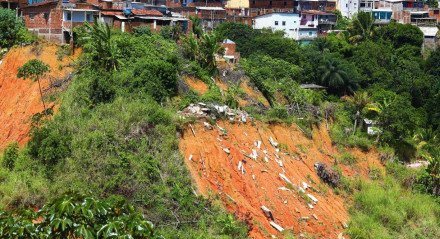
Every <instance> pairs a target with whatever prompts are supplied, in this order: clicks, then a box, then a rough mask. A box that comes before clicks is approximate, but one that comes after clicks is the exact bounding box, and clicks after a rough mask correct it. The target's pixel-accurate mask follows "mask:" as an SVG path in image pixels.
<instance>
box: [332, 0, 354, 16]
mask: <svg viewBox="0 0 440 239" xmlns="http://www.w3.org/2000/svg"><path fill="white" fill-rule="evenodd" d="M359 5H360V0H338V4H337V6H336V8H337V9H338V10H339V11H341V14H342V16H344V17H348V18H351V17H353V15H354V14H356V13H358V12H359Z"/></svg>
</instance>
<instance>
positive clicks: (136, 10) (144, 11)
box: [131, 9, 163, 17]
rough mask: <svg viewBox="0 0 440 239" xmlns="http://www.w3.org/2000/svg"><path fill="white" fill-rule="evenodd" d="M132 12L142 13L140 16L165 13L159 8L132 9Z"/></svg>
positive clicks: (135, 13) (159, 15)
mask: <svg viewBox="0 0 440 239" xmlns="http://www.w3.org/2000/svg"><path fill="white" fill-rule="evenodd" d="M131 12H132V13H133V14H134V15H140V16H158V17H161V16H163V14H162V13H161V12H159V11H158V10H147V9H132V10H131Z"/></svg>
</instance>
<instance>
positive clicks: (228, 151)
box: [223, 148, 231, 154]
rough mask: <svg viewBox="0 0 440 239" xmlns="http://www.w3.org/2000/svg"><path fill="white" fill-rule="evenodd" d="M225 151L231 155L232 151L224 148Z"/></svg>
mask: <svg viewBox="0 0 440 239" xmlns="http://www.w3.org/2000/svg"><path fill="white" fill-rule="evenodd" d="M223 151H225V152H226V153H227V154H230V153H231V150H229V149H228V148H223Z"/></svg>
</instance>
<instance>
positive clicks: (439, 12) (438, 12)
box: [428, 8, 440, 23]
mask: <svg viewBox="0 0 440 239" xmlns="http://www.w3.org/2000/svg"><path fill="white" fill-rule="evenodd" d="M428 12H429V16H430V17H432V18H435V19H437V23H438V22H440V8H430V9H428Z"/></svg>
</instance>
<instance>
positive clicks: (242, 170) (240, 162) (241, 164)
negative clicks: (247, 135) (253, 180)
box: [238, 160, 245, 174]
mask: <svg viewBox="0 0 440 239" xmlns="http://www.w3.org/2000/svg"><path fill="white" fill-rule="evenodd" d="M238 171H241V173H242V174H244V172H245V170H244V165H243V160H240V161H239V162H238Z"/></svg>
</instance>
